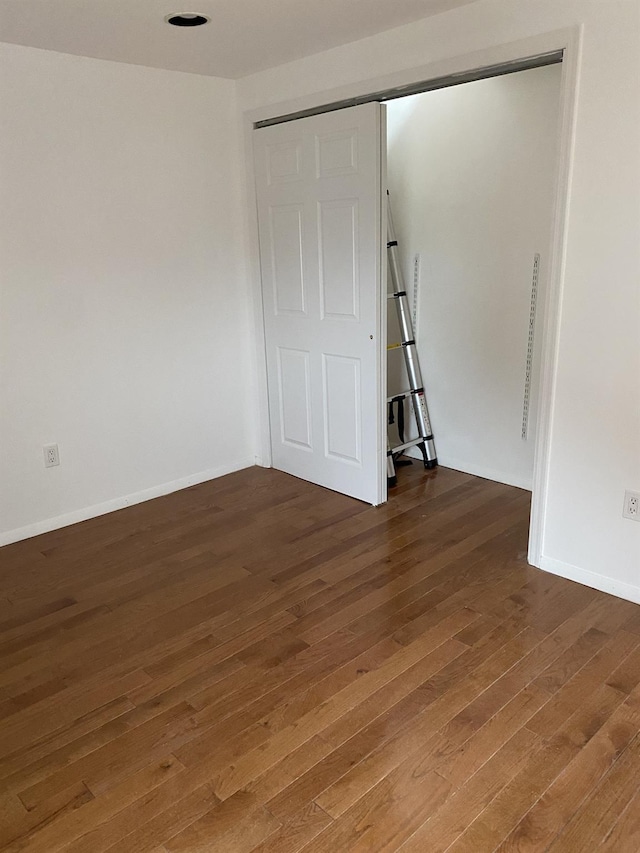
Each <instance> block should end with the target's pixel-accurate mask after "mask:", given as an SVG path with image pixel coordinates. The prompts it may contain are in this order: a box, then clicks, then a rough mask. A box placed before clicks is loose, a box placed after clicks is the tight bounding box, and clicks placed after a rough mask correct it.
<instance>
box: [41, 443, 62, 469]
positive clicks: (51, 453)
mask: <svg viewBox="0 0 640 853" xmlns="http://www.w3.org/2000/svg"><path fill="white" fill-rule="evenodd" d="M42 450H43V452H44V467H45V468H55V466H56V465H59V464H60V454H59V453H58V445H57V444H45V446H44V447H43V448H42Z"/></svg>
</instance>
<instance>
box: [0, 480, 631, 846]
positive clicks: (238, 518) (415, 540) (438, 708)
mask: <svg viewBox="0 0 640 853" xmlns="http://www.w3.org/2000/svg"><path fill="white" fill-rule="evenodd" d="M528 514H529V496H528V495H527V493H525V492H522V491H520V490H518V489H514V488H511V487H508V486H504V485H501V484H498V483H491V482H488V481H485V480H480V479H478V478H475V477H471V476H469V475H466V474H462V473H460V472H456V471H449V470H446V469H443V468H441V469H438V470H436V471H433V472H425V471H424V470H423V469H422V467H421V466H419V465H417V464H416V465H414V466H412V468H410V469H403V471H402V476H401V477H400V483H399V485H398V487H397V488H396V489H394V490H393V491H392V493H391V494H390V499H389V502H388V503H387V504H386V505H385V506H382V507H377V508H372V507H368V506H366V505H364V504H361V503H358V502H357V501H353V500H351V499H349V498H346V497H344V496H342V495H336V494H334V493H332V492H329V491H326V490H324V489H321V488H318V487H316V486H313V485H311V484H308V483H304V482H302V481H299V480H296V479H294V478H292V477H288V476H286V475H285V474H281V473H279V472H276V471H271V470H264V469H258V468H253V469H247V470H245V471H240V472H237V473H236V474H232V475H229V476H228V477H223V478H221V479H219V480H216V481H213V482H210V483H203V484H201V485H199V486H195V487H193V488H191V489H187V490H185V491H183V492H178V493H176V494H173V495H168V496H166V497H164V498H159V499H158V500H154V501H150V502H148V503H146V504H140V505H138V506H135V507H130V508H128V509H126V510H122V511H119V512H116V513H113V514H111V515H108V516H102V517H101V518H98V519H93V520H90V521H87V522H83V523H82V524H79V525H75V526H73V527H69V528H65V529H63V530H58V531H54V532H52V533H48V534H45V535H43V536H40V537H37V538H35V539H31V540H28V541H25V542H21V543H16V544H15V545H11V546H7V547H6V548H3V549H1V550H0V579H1V580H2V596H1V598H0V661H1V662H2V666H1V667H0V782H1V793H0V850H2V851H6V853H57V852H58V851H60V853H62V851H65V852H66V853H116V851H118V853H196V851H202V853H204V851H206V853H217V851H220V853H336V851H340V853H343V851H344V853H377V851H402V852H403V853H427V852H428V853H438V851H442V853H444V851H450V853H453V852H454V851H455V852H456V853H463V851H465V853H485V851H486V853H493V851H505V853H506V851H510V853H516V851H517V853H524V851H527V853H529V852H530V851H531V853H534V852H535V851H540V853H542V851H548V850H549V851H553V853H576V851H586V850H588V851H607V853H638V851H639V850H640V818H639V817H638V813H639V810H640V608H639V607H637V606H635V605H633V604H630V603H629V602H624V601H620V600H618V599H615V598H612V597H610V596H606V595H603V594H600V593H598V592H595V591H594V590H590V589H587V588H585V587H581V586H579V585H577V584H574V583H571V582H569V581H565V580H563V579H561V578H558V577H556V576H553V575H549V574H545V573H542V572H539V571H537V570H535V569H532V568H530V567H529V566H527V564H526V558H525V554H526V544H527V529H528Z"/></svg>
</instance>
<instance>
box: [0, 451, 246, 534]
mask: <svg viewBox="0 0 640 853" xmlns="http://www.w3.org/2000/svg"><path fill="white" fill-rule="evenodd" d="M253 465H255V460H254V457H247V458H244V459H237V460H235V461H234V462H230V463H228V464H226V465H221V466H220V467H218V468H209V469H208V470H206V471H200V472H198V473H197V474H190V475H189V476H188V477H182V478H180V479H179V480H172V481H171V482H170V483H161V484H160V485H159V486H152V487H151V488H150V489H143V490H142V491H140V492H134V493H133V494H131V495H125V496H124V497H121V498H114V499H113V500H110V501H104V503H99V504H94V505H93V506H87V507H83V508H82V509H77V510H74V511H73V512H68V513H65V514H64V515H58V516H55V517H54V518H47V519H44V521H36V522H35V523H34V524H27V525H26V526H25V527H18V528H16V529H15V530H7V531H5V532H4V533H0V546H3V545H11V544H13V543H14V542H20V541H22V540H23V539H30V538H31V537H33V536H40V534H41V533H50V532H51V531H52V530H59V529H60V528H61V527H68V526H69V525H70V524H77V523H78V522H80V521H87V520H88V519H90V518H97V517H98V516H100V515H106V514H107V513H109V512H115V511H116V510H119V509H124V508H125V507H128V506H134V505H135V504H140V503H144V501H150V500H153V498H161V497H162V496H163V495H170V494H171V493H172V492H179V491H180V490H181V489H187V488H188V487H189V486H197V485H198V483H205V482H207V480H215V479H217V478H218V477H224V475H225V474H231V473H233V472H234V471H240V470H241V469H243V468H250V467H251V466H253Z"/></svg>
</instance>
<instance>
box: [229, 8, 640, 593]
mask: <svg viewBox="0 0 640 853" xmlns="http://www.w3.org/2000/svg"><path fill="white" fill-rule="evenodd" d="M567 28H571V32H572V34H574V36H578V35H580V37H581V50H580V66H579V68H578V81H577V87H578V88H577V115H576V122H575V127H574V128H573V129H572V148H571V152H570V155H571V157H570V159H571V175H570V179H571V180H570V185H569V213H568V221H567V232H566V241H565V245H566V257H565V259H564V266H563V269H562V293H561V297H562V298H561V304H560V306H559V311H558V314H559V317H553V318H551V319H552V324H553V323H559V336H558V352H557V359H556V371H555V375H554V382H553V399H552V400H551V405H552V410H551V448H550V457H549V470H548V488H547V492H546V495H543V496H542V497H543V499H544V503H543V507H542V511H543V515H544V518H543V531H542V542H541V557H540V558H539V559H538V558H536V559H538V562H539V564H540V565H542V566H543V567H545V568H547V569H549V570H550V571H556V572H559V573H562V574H564V575H566V576H571V577H575V578H577V579H579V580H581V581H583V582H586V583H590V584H592V585H594V586H598V587H600V588H604V589H607V590H609V591H612V592H615V593H617V594H620V595H623V596H627V597H629V598H635V599H636V600H640V524H637V523H635V522H631V521H627V520H624V519H623V518H622V501H623V493H624V490H625V488H632V489H635V490H636V491H640V347H639V346H638V340H639V338H640V240H639V239H638V235H639V234H640V79H639V78H640V63H639V62H638V56H639V55H640V4H639V3H638V2H637V0H562V2H558V0H478V2H476V3H473V4H471V5H469V6H465V7H463V8H460V9H457V10H453V11H451V12H447V13H444V14H442V15H439V16H436V17H433V18H429V19H425V20H423V21H421V22H418V23H415V24H411V25H410V26H405V27H400V28H398V29H396V30H391V31H389V32H386V33H382V34H380V35H378V36H374V37H372V38H369V39H365V40H363V41H360V42H356V43H354V44H351V45H346V46H344V47H341V48H336V49H335V50H331V51H327V52H326V53H322V54H318V55H316V56H313V57H309V58H307V59H305V60H300V61H298V62H295V63H290V64H288V65H285V66H281V67H279V68H275V69H272V70H270V71H265V72H263V73H261V74H257V75H254V76H252V77H249V78H246V79H244V80H242V81H240V84H239V88H238V92H239V96H240V105H241V108H242V109H244V110H247V111H252V112H251V114H252V116H255V117H257V116H265V117H266V116H267V115H269V114H278V113H279V112H281V110H279V109H278V107H277V104H278V103H281V102H285V101H286V102H287V107H289V108H291V107H292V106H295V107H298V108H301V107H303V106H308V105H310V104H311V103H323V102H326V101H327V100H330V99H334V98H335V97H336V96H342V97H346V96H347V95H354V94H358V93H364V92H371V91H376V90H377V89H380V88H384V87H385V86H389V85H392V84H397V85H399V84H401V83H406V82H409V81H410V80H414V81H415V80H418V79H425V75H427V76H436V75H437V74H441V73H449V72H451V71H454V70H463V69H464V68H471V67H478V66H479V65H481V64H486V61H487V59H489V60H490V61H492V60H493V61H495V59H496V57H497V56H501V57H502V56H504V57H508V56H512V55H513V52H514V51H513V48H512V47H510V45H511V44H512V43H516V42H517V43H520V42H526V44H523V45H520V44H518V46H517V47H518V51H520V50H523V51H526V53H525V54H521V55H531V54H532V53H535V52H539V50H540V49H544V47H542V48H541V45H547V46H548V45H549V44H550V43H551V42H553V43H556V42H562V43H566V41H564V40H565V39H566V38H567V35H566V33H564V32H563V33H560V34H559V35H558V36H557V38H556V37H555V36H553V37H546V36H544V34H545V33H549V32H551V31H556V30H565V29H567ZM504 46H506V47H504ZM330 90H332V91H330ZM327 95H330V97H329V98H328V97H327ZM270 105H273V106H270Z"/></svg>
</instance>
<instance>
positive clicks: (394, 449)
mask: <svg viewBox="0 0 640 853" xmlns="http://www.w3.org/2000/svg"><path fill="white" fill-rule="evenodd" d="M426 440H427V439H426V438H412V439H411V441H405V443H404V444H399V445H398V446H397V447H391V448H390V450H389V451H387V453H400V452H401V451H402V450H406V449H407V448H408V447H415V446H416V444H423V443H424V442H425V441H426Z"/></svg>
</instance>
